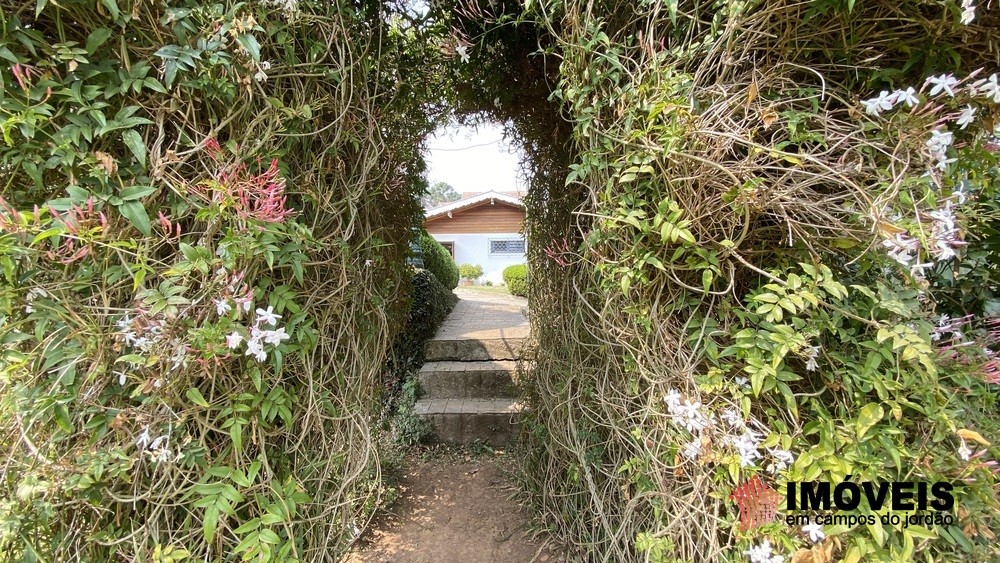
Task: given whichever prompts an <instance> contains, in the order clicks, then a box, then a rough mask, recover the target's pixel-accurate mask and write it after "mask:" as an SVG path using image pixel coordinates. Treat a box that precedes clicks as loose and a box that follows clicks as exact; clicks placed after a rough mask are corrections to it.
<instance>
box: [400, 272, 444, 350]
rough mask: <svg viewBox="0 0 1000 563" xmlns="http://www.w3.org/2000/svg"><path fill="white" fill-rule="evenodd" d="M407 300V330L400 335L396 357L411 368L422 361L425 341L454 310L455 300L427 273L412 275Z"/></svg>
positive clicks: (442, 285) (435, 278) (434, 277)
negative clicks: (403, 359)
mask: <svg viewBox="0 0 1000 563" xmlns="http://www.w3.org/2000/svg"><path fill="white" fill-rule="evenodd" d="M409 297H410V310H409V314H408V315H407V319H406V328H405V329H404V330H403V332H402V333H400V335H399V343H398V345H397V348H396V350H397V355H398V356H399V357H402V358H405V359H406V360H407V361H408V363H409V364H410V365H411V366H419V365H421V364H422V363H423V359H424V353H423V352H424V342H426V341H427V340H429V339H430V338H432V337H433V336H434V333H435V332H437V329H438V327H439V326H441V323H442V322H444V319H445V317H447V316H448V313H450V312H451V310H452V309H453V308H454V307H455V303H456V302H457V301H458V297H456V296H455V294H454V293H453V292H452V291H451V290H450V289H448V288H447V287H445V286H444V284H442V283H441V282H440V281H438V279H437V276H435V275H434V274H432V273H431V272H430V271H429V270H417V271H416V272H414V274H413V277H412V278H411V280H410V292H409Z"/></svg>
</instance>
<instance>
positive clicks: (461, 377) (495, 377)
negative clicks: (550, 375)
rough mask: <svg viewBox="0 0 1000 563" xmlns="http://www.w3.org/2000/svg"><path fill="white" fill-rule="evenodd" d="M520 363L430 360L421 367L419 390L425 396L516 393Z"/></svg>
mask: <svg viewBox="0 0 1000 563" xmlns="http://www.w3.org/2000/svg"><path fill="white" fill-rule="evenodd" d="M516 376H517V362H515V361H513V360H489V361H480V362H427V363H426V364H424V366H423V367H422V368H420V374H419V377H420V391H421V394H422V396H423V397H424V398H426V399H451V398H462V397H469V398H490V397H512V396H514V395H515V394H516V393H515V390H514V378H515V377H516Z"/></svg>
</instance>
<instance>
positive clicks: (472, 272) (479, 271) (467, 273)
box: [458, 264, 483, 280]
mask: <svg viewBox="0 0 1000 563" xmlns="http://www.w3.org/2000/svg"><path fill="white" fill-rule="evenodd" d="M458 275H460V276H462V279H466V280H477V279H479V278H481V277H482V276H483V267H482V266H480V265H479V264H462V265H461V266H459V267H458Z"/></svg>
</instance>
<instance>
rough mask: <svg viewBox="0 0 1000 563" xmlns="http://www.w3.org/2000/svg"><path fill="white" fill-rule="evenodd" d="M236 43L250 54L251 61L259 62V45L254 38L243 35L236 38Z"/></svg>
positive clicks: (246, 34) (249, 35)
mask: <svg viewBox="0 0 1000 563" xmlns="http://www.w3.org/2000/svg"><path fill="white" fill-rule="evenodd" d="M236 41H238V42H239V44H240V45H242V46H243V48H244V49H246V50H247V52H248V53H250V56H251V57H252V58H253V60H255V61H257V62H260V43H258V42H257V38H256V37H254V36H253V35H251V34H249V33H243V34H241V35H238V36H237V37H236Z"/></svg>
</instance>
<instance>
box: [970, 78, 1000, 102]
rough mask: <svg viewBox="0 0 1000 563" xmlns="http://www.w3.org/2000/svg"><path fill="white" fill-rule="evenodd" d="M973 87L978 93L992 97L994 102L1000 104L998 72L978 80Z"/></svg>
mask: <svg viewBox="0 0 1000 563" xmlns="http://www.w3.org/2000/svg"><path fill="white" fill-rule="evenodd" d="M973 87H974V88H975V91H976V94H977V95H980V96H986V97H987V98H992V99H993V102H994V103H998V104H1000V82H998V81H997V75H996V74H993V75H991V76H990V77H989V78H984V79H982V80H977V81H976V83H975V84H973Z"/></svg>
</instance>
